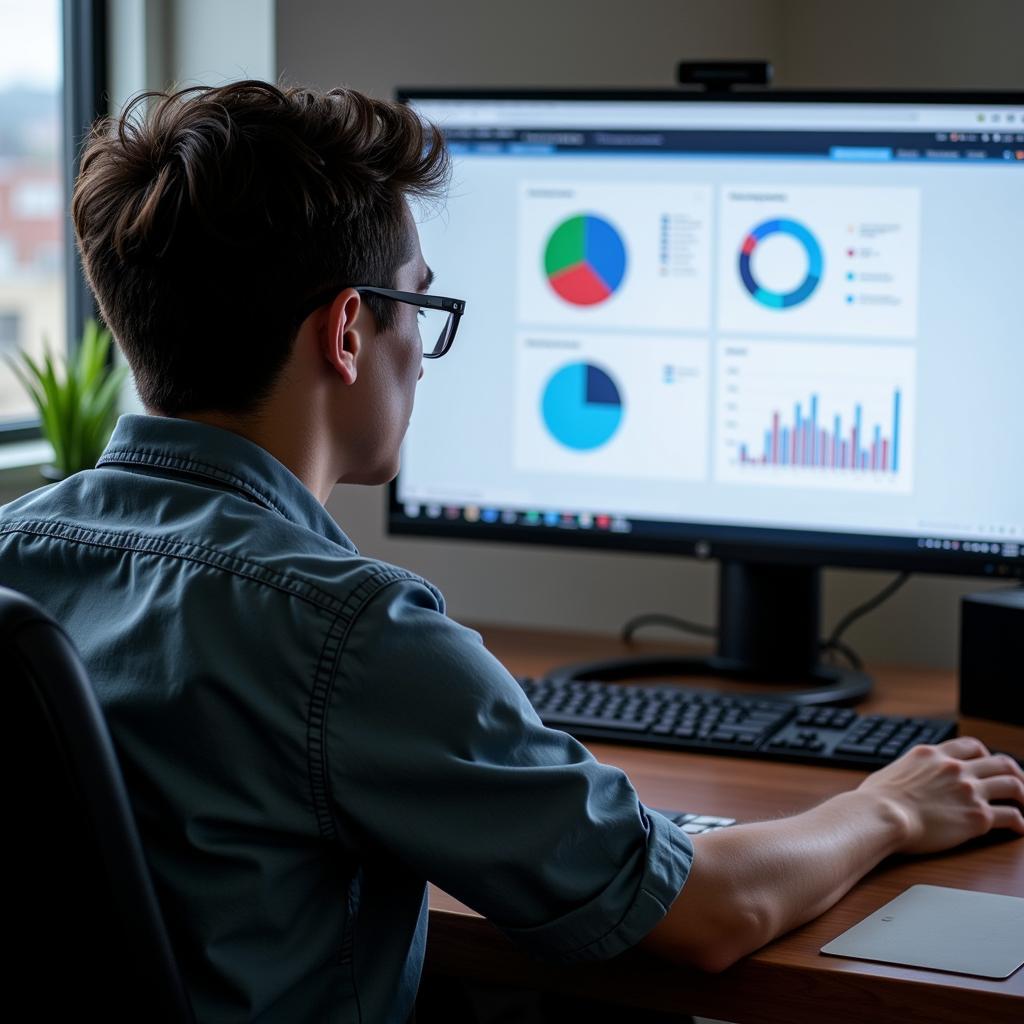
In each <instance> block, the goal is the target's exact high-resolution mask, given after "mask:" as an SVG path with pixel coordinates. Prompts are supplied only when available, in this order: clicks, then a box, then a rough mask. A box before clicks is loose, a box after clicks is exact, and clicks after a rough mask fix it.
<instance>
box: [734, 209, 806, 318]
mask: <svg viewBox="0 0 1024 1024" xmlns="http://www.w3.org/2000/svg"><path fill="white" fill-rule="evenodd" d="M772 235H789V236H790V237H791V238H795V239H796V240H797V241H798V242H799V243H800V244H801V245H802V246H803V250H804V252H805V253H806V254H807V276H806V277H805V278H804V279H803V281H801V282H800V284H798V285H797V286H796V288H794V289H793V290H792V291H789V292H773V291H771V290H770V289H768V288H765V287H764V286H763V285H761V284H759V283H758V281H757V279H756V278H755V277H754V272H753V269H752V268H751V265H750V264H751V257H752V256H753V254H754V250H755V249H756V248H757V246H758V243H759V242H762V241H764V239H766V238H770V237H771V236H772ZM823 267H824V257H823V256H822V252H821V246H820V245H819V244H818V240H817V238H815V237H814V235H813V234H811V232H810V231H808V230H807V228H805V227H804V226H803V224H801V223H800V222H799V221H796V220H790V219H789V218H788V217H777V218H773V219H772V220H766V221H762V222H761V223H760V224H758V225H757V227H756V228H754V229H753V230H752V231H751V232H750V234H748V235H747V237H746V238H745V239H744V240H743V245H742V246H741V247H740V267H739V269H740V280H741V281H742V282H743V287H744V288H746V289H747V291H748V292H750V294H751V296H753V298H754V300H755V301H756V302H760V303H761V305H762V306H767V307H768V308H769V309H788V308H789V307H791V306H799V305H800V303H801V302H804V301H805V300H807V299H809V298H810V297H811V295H812V294H813V293H814V290H815V288H817V287H818V284H819V283H820V281H821V275H822V269H823Z"/></svg>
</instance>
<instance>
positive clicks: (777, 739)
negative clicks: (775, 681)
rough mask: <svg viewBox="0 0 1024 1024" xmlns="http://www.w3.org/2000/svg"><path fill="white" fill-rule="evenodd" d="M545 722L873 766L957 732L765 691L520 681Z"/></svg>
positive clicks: (706, 749)
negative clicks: (766, 694)
mask: <svg viewBox="0 0 1024 1024" xmlns="http://www.w3.org/2000/svg"><path fill="white" fill-rule="evenodd" d="M519 684H520V686H522V687H523V690H524V691H525V692H526V696H527V697H528V698H529V699H530V703H531V704H533V706H534V707H535V708H536V709H537V713H538V714H539V715H540V717H541V720H542V721H543V722H544V724H545V725H548V726H551V727H552V728H555V729H563V730H564V731H565V732H568V733H571V734H572V735H573V736H575V737H576V738H577V739H581V740H605V741H607V742H609V743H626V744H630V745H634V746H650V747H669V748H671V749H674V750H686V751H691V752H693V753H699V754H724V755H726V756H728V757H754V758H761V759H767V760H771V761H793V762H797V763H801V764H816V765H825V766H829V767H833V768H862V769H867V770H871V769H874V768H879V767H881V766H882V765H884V764H888V763H889V762H890V761H892V760H894V759H895V758H897V757H899V756H900V754H902V753H903V752H904V751H905V750H908V749H909V748H910V747H913V746H915V745H917V744H918V743H940V742H941V741H942V740H945V739H949V737H950V736H955V735H956V723H955V722H953V721H950V720H948V719H934V718H901V717H898V716H895V715H858V714H857V713H856V712H855V711H851V710H850V709H849V708H836V707H822V706H820V705H816V706H814V707H808V706H806V705H800V704H796V703H794V702H792V701H787V700H783V699H779V698H767V697H760V696H758V695H756V694H748V693H742V694H727V693H720V692H717V691H711V690H704V689H700V688H698V687H691V686H683V685H677V684H675V683H662V684H654V685H650V684H648V685H629V684H621V683H606V682H588V681H585V680H583V681H576V680H574V681H572V682H560V683H552V682H550V681H548V680H543V679H542V680H534V679H520V680H519Z"/></svg>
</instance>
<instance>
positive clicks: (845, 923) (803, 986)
mask: <svg viewBox="0 0 1024 1024" xmlns="http://www.w3.org/2000/svg"><path fill="white" fill-rule="evenodd" d="M481 632H482V633H483V635H484V638H485V640H486V641H487V644H488V646H489V647H490V649H491V650H492V651H494V653H495V654H496V655H497V656H498V657H499V658H501V660H502V661H503V662H504V663H505V664H506V665H507V666H508V667H509V668H510V669H511V670H512V671H513V672H516V673H520V674H533V675H540V674H543V672H544V671H545V670H546V669H547V668H549V667H550V666H551V665H554V664H558V663H561V662H564V661H570V660H572V661H574V660H583V659H587V658H595V657H604V656H608V655H613V654H621V653H623V648H622V647H621V646H620V645H619V644H617V643H616V642H615V641H612V640H602V639H595V638H593V637H584V636H564V635H562V636H559V635H555V634H546V633H538V632H526V631H513V630H507V629H489V628H482V629H481ZM644 649H645V650H651V651H653V650H658V649H664V648H658V647H645V648H644ZM876 680H877V684H878V685H877V692H876V693H875V694H874V695H873V696H872V698H871V699H870V701H868V702H866V703H865V704H863V705H862V706H861V707H860V708H858V710H859V711H879V712H883V713H889V714H907V715H933V716H940V715H941V716H947V717H953V716H954V715H955V709H956V688H955V680H954V678H953V676H952V674H947V673H940V672H932V671H925V670H913V669H899V670H886V671H882V672H878V673H876ZM701 685H704V683H703V682H702V684H701ZM707 685H717V684H715V683H708V684H707ZM759 692H764V691H763V689H762V690H761V691H759ZM589 746H590V749H591V750H592V751H593V752H594V755H595V756H596V757H597V758H598V759H599V760H601V761H605V762H607V763H609V764H614V765H617V766H619V767H621V768H622V769H624V770H625V771H626V772H627V773H628V774H629V777H630V779H631V780H632V782H633V784H634V785H635V786H636V789H637V792H638V793H639V794H640V798H641V799H642V800H643V801H644V802H645V803H647V804H649V805H651V806H654V807H670V808H674V809H679V810H688V811H699V812H705V813H708V814H719V815H724V816H729V817H735V818H738V819H740V820H741V821H743V820H756V819H765V818H771V817H777V816H782V815H788V814H793V813H796V812H798V811H802V810H806V809H807V808H809V807H812V806H814V805H815V804H817V803H820V802H821V801H822V800H823V799H825V798H827V797H829V796H832V795H833V794H835V793H839V792H841V791H843V790H846V789H851V788H853V787H854V786H856V785H857V784H858V783H859V782H860V780H861V779H862V778H863V777H864V775H863V773H861V772H857V771H849V770H845V769H838V768H810V767H806V766H801V765H788V764H779V763H776V762H771V761H755V760H742V759H733V758H727V757H712V756H707V755H696V754H679V753H674V752H671V751H661V750H644V749H637V748H630V747H622V746H616V745H610V744H599V743H592V744H589ZM527 827H528V826H527ZM917 883H928V884H932V885H944V886H950V887H953V888H960V889H976V890H979V891H983V892H997V893H1006V894H1008V895H1016V896H1021V895H1024V840H1009V841H1000V842H996V843H988V844H975V845H974V846H972V847H971V848H963V847H962V848H960V849H957V850H955V851H952V852H950V853H947V854H942V855H938V856H931V857H914V858H909V857H907V858H904V857H895V858H891V859H890V860H888V861H886V862H885V863H883V864H882V865H880V866H879V867H878V868H877V869H876V870H875V871H873V872H872V873H871V874H869V875H868V876H866V877H865V878H864V879H863V880H862V881H861V882H860V883H859V884H857V885H856V886H854V888H853V889H851V890H850V892H849V893H847V895H846V896H845V897H844V898H843V899H842V900H840V901H839V903H837V904H836V905H835V906H834V907H832V909H831V910H829V911H827V912H826V913H825V914H823V915H821V917H818V918H816V919H815V920H814V921H812V922H810V923H809V924H807V925H804V926H803V927H802V928H798V929H796V930H795V931H792V932H790V933H789V934H787V935H785V936H783V937H782V938H780V939H778V940H777V941H775V942H772V943H770V944H769V945H767V946H765V947H763V948H762V949H760V950H758V951H757V952H756V953H753V954H751V955H750V956H748V957H746V958H745V959H744V960H742V961H740V963H738V964H736V965H735V966H734V967H732V968H731V969H730V970H728V971H726V972H724V973H722V974H719V975H707V974H701V973H699V972H695V971H689V970H686V969H684V968H680V967H676V966H674V965H672V964H668V963H665V962H663V961H661V960H659V959H657V958H655V957H653V956H650V955H648V954H645V953H642V952H640V951H636V950H630V951H629V952H627V953H625V954H623V955H622V956H619V957H616V958H615V959H613V960H611V961H604V962H598V963H590V964H581V965H573V966H569V967H566V966H561V965H548V964H543V963H540V962H538V961H535V960H533V959H532V958H530V957H529V956H528V955H527V954H525V953H523V952H521V951H520V950H518V949H517V948H516V947H515V946H513V945H512V944H511V943H510V942H509V941H508V940H507V939H506V938H505V937H504V936H503V935H502V934H501V933H500V932H499V931H498V930H497V929H496V928H494V927H493V926H492V925H491V924H490V923H489V922H487V921H486V920H485V919H484V918H482V917H480V916H479V915H478V914H476V913H474V912H473V911H472V910H470V909H468V908H467V907H465V906H463V905H462V904H460V903H458V902H457V901H456V900H454V899H452V898H451V897H450V896H448V895H446V894H445V893H442V892H440V891H439V890H437V889H432V890H431V894H430V935H429V940H428V945H427V961H426V971H427V972H428V973H435V974H441V975H448V976H456V977H472V978H474V979H477V980H479V981H483V982H490V983H493V984H503V985H509V986H515V987H520V988H536V989H543V990H548V991H556V992H563V993H573V994H577V995H581V996H587V997H589V998H593V999H601V1000H606V1001H607V1002H609V1003H621V1004H625V1005H630V1006H644V1007H651V1008H658V1009H662V1010H675V1011H678V1012H680V1013H683V1012H688V1013H693V1014H696V1015H699V1016H706V1017H713V1018H716V1019H719V1020H726V1021H734V1022H736V1024H759V1022H764V1024H777V1022H780V1021H787V1022H790V1021H792V1022H807V1024H812V1022H813V1024H820V1022H823V1021H828V1022H829V1024H844V1022H850V1024H863V1022H864V1021H865V1020H870V1021H871V1022H872V1024H882V1022H886V1021H892V1022H897V1021H898V1022H900V1024H912V1022H920V1024H940V1022H949V1024H954V1022H956V1024H965V1022H972V1024H975V1022H977V1024H981V1022H984V1024H1000V1022H1005V1024H1010V1022H1011V1021H1012V1022H1014V1024H1021V1022H1022V1021H1024V968H1022V969H1020V970H1018V971H1017V972H1016V973H1015V974H1014V975H1012V976H1011V977H1010V978H1009V979H1007V980H1005V981H988V980H985V979H982V978H972V977H967V976H964V975H955V974H946V973H943V972H938V971H925V970H918V969H913V968H904V967H894V966H888V965H886V964H873V963H868V962H865V961H857V960H844V959H841V958H837V957H827V956H823V955H821V954H820V953H819V952H818V950H819V949H820V948H821V947H822V946H823V945H825V943H826V942H828V941H830V940H831V939H833V938H835V937H836V936H837V935H839V934H840V933H841V932H843V931H845V930H846V929H847V928H849V927H850V926H851V925H853V924H855V923H856V922H857V921H859V920H861V919H862V918H864V917H866V916H867V915H868V914H870V913H872V912H873V911H875V910H877V909H878V908H879V907H880V906H882V905H883V904H885V903H887V902H888V901H889V900H890V899H892V898H893V897H895V896H897V895H898V894H899V893H901V892H903V890H904V889H907V888H909V887H910V886H911V885H915V884H917ZM950 926H951V927H955V926H956V925H955V922H950ZM624 1019H627V1020H628V1015H627V1016H625V1017H624Z"/></svg>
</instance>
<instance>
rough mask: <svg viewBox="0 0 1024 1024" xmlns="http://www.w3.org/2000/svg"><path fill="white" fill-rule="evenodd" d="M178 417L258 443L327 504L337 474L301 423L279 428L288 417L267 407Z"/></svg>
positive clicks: (322, 448) (185, 414) (317, 498)
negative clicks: (245, 412)
mask: <svg viewBox="0 0 1024 1024" xmlns="http://www.w3.org/2000/svg"><path fill="white" fill-rule="evenodd" d="M157 415H158V414H157ZM178 418H179V419H183V420H194V421H195V422H196V423H206V424H208V425H209V426H211V427H219V428H220V429H221V430H230V431H231V432H232V433H234V434H238V435H239V436H240V437H244V438H245V439H246V440H247V441H252V442H253V444H258V445H259V446H260V447H261V448H262V449H264V451H266V452H268V453H269V454H270V455H272V456H273V457H274V458H275V459H277V461H278V462H280V463H281V464H282V465H283V466H284V467H285V468H286V469H289V470H291V471H292V473H294V474H295V475H296V476H297V477H298V478H299V480H300V481H301V482H302V483H303V484H304V485H305V487H306V488H307V489H308V490H309V491H310V492H311V493H312V494H313V496H314V497H315V498H316V500H317V501H319V502H320V504H321V505H326V504H327V499H328V497H329V496H330V493H331V490H332V489H333V488H334V484H335V482H336V480H337V476H336V475H335V474H334V473H332V471H331V468H330V466H329V464H328V463H329V459H328V457H327V456H328V453H327V451H326V449H325V447H324V445H323V444H322V443H318V442H317V439H316V438H315V437H313V436H312V434H311V433H307V432H306V431H304V430H303V429H302V427H301V425H300V426H296V425H295V422H294V421H292V423H291V424H290V425H289V426H288V428H286V429H282V427H281V426H280V424H281V423H282V422H285V423H287V422H288V420H287V419H282V418H280V417H279V416H278V415H276V414H274V413H273V412H272V411H269V410H262V411H261V412H260V413H258V414H251V415H241V416H238V415H232V414H230V413H224V412H216V411H212V412H197V413H179V415H178Z"/></svg>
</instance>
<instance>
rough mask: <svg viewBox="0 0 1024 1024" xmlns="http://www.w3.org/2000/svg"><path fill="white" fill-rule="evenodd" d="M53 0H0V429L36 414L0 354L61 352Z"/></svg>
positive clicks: (56, 11) (57, 33) (57, 51)
mask: <svg viewBox="0 0 1024 1024" xmlns="http://www.w3.org/2000/svg"><path fill="white" fill-rule="evenodd" d="M61 67H62V43H61V17H60V0H0V427H2V426H4V425H9V424H11V423H15V422H19V421H25V420H31V419H34V418H35V409H34V407H33V405H32V403H31V401H30V399H29V398H28V396H27V395H26V394H25V392H24V390H23V389H22V387H21V385H20V384H19V382H18V380H17V378H15V376H14V374H13V373H12V372H11V370H10V369H9V367H8V365H7V361H6V359H4V358H3V356H6V355H13V354H14V353H16V352H17V350H18V349H24V350H26V351H28V352H30V353H31V354H32V355H33V356H41V355H42V352H43V346H44V343H48V344H49V348H50V350H51V351H52V352H54V353H55V354H60V355H62V354H63V353H64V352H65V350H66V339H65V327H64V268H63V258H64V257H63V253H64V231H65V214H64V208H65V205H66V204H65V199H64V184H63V179H62V170H61V168H62V154H61V119H62V113H61V109H62V96H61V78H62V73H61Z"/></svg>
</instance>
